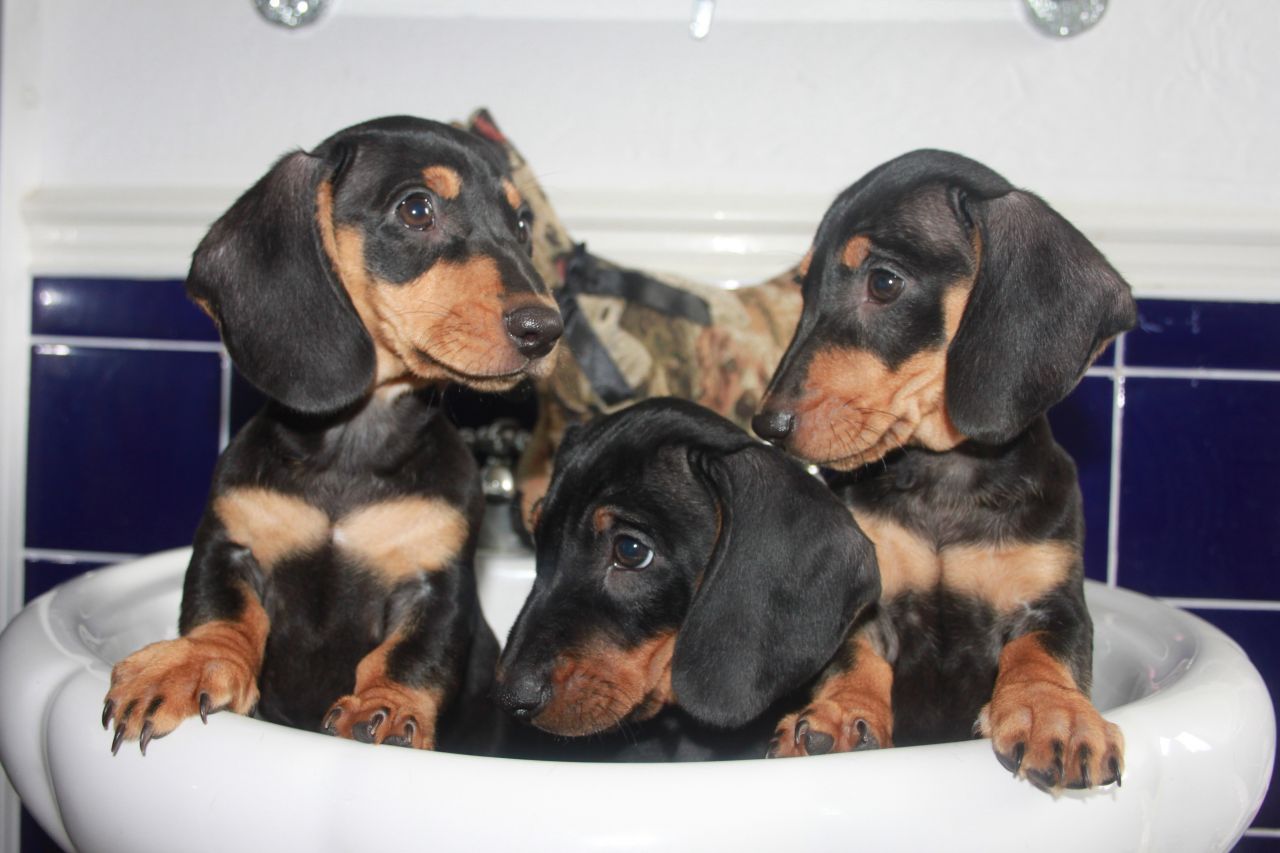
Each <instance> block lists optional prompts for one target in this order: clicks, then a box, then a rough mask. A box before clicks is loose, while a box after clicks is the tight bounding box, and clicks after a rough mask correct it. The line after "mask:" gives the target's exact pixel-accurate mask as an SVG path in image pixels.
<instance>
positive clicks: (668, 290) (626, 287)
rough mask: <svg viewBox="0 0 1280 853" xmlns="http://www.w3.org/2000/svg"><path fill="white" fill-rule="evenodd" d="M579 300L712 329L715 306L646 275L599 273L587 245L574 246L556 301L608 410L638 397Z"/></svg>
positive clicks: (607, 270) (619, 271)
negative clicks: (624, 305) (610, 300)
mask: <svg viewBox="0 0 1280 853" xmlns="http://www.w3.org/2000/svg"><path fill="white" fill-rule="evenodd" d="M580 294H586V295H590V296H612V297H617V298H620V299H623V300H624V301H626V302H629V303H631V304H633V305H640V306H643V307H645V308H649V309H651V310H654V311H657V312H658V313H660V314H664V315H666V316H668V317H674V318H681V319H685V320H688V321H689V322H691V323H695V324H697V325H699V326H709V325H711V306H710V305H708V304H707V300H705V299H703V298H702V297H700V296H695V295H694V294H692V293H689V292H688V291H687V290H681V289H680V288H678V287H672V286H671V285H669V284H666V283H664V282H661V281H658V280H657V279H655V278H652V277H650V276H647V275H645V274H644V273H642V272H636V271H634V270H623V269H619V268H617V267H613V266H609V267H601V265H600V262H599V261H598V260H597V259H596V258H594V257H592V256H591V255H590V254H589V253H588V252H587V248H586V245H585V244H583V243H578V244H576V245H574V247H573V254H572V255H570V256H569V258H568V260H567V262H566V263H565V270H564V286H563V287H561V288H560V290H559V291H558V292H557V293H556V301H557V302H558V303H559V305H560V313H561V315H562V316H563V318H564V336H565V341H566V342H567V343H568V344H569V349H570V350H571V351H572V352H573V355H574V357H575V358H576V359H577V360H578V364H579V366H581V368H582V372H583V374H584V375H585V376H586V377H587V381H588V382H590V383H591V388H592V389H593V390H594V391H595V392H596V394H597V395H599V397H600V399H601V400H603V401H604V402H605V404H606V405H610V406H612V405H617V404H618V403H622V402H624V401H626V400H629V399H631V398H632V397H634V396H635V389H633V388H632V387H631V386H630V385H629V384H627V380H626V378H625V377H624V376H623V375H622V371H621V370H619V369H618V365H617V364H615V363H614V361H613V357H612V356H610V355H609V352H608V350H606V349H605V346H604V344H603V343H601V341H600V338H599V336H597V335H596V333H595V330H594V329H592V328H591V324H590V323H588V322H587V318H586V316H585V315H584V314H583V313H582V309H581V308H580V307H579V305H578V300H577V297H578V296H579V295H580Z"/></svg>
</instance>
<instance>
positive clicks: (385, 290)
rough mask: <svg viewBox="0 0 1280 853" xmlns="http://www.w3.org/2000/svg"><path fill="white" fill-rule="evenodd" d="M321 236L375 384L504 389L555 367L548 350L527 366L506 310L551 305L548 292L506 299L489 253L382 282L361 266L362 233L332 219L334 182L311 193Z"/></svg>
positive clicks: (322, 185)
mask: <svg viewBox="0 0 1280 853" xmlns="http://www.w3.org/2000/svg"><path fill="white" fill-rule="evenodd" d="M316 208H317V221H318V223H319V226H320V235H321V242H322V243H323V245H324V248H325V252H326V254H328V256H329V258H330V260H331V262H332V263H333V267H334V271H335V272H336V273H337V275H338V278H339V280H340V281H341V282H342V286H343V288H344V289H345V290H346V291H347V294H348V295H349V296H350V297H351V302H352V305H353V306H354V307H355V309H356V313H357V314H358V315H359V317H360V321H361V322H362V323H363V324H364V326H365V328H366V329H368V331H369V335H370V337H371V338H372V339H373V343H374V350H375V353H376V355H377V369H376V378H375V380H374V383H375V385H376V386H381V385H384V384H386V383H389V382H397V381H400V380H402V379H404V378H405V377H406V376H412V377H413V378H414V379H415V380H417V381H419V382H445V381H457V382H461V383H463V384H465V385H468V386H470V387H472V388H475V389H477V390H481V391H505V390H510V389H511V388H512V387H514V386H515V385H516V384H517V383H519V381H520V380H521V379H523V378H524V377H525V376H531V377H533V378H535V379H538V378H545V377H546V376H547V375H549V374H550V373H551V371H552V370H553V369H554V367H555V358H554V354H553V356H548V357H546V358H544V359H540V360H538V361H537V362H535V363H533V364H530V362H529V360H528V359H526V358H525V357H524V356H523V355H521V354H520V352H519V351H518V350H517V349H516V348H515V343H514V342H513V341H512V340H511V338H510V335H508V333H507V328H506V313H507V311H508V310H510V309H513V308H515V307H518V305H519V304H520V301H521V300H523V301H525V302H532V303H536V304H540V305H546V306H548V307H555V304H554V302H553V301H552V300H550V299H549V298H546V297H540V296H534V295H533V294H528V295H527V296H522V297H519V298H508V295H507V293H506V291H505V288H504V286H503V283H502V276H501V274H500V273H499V272H498V266H497V263H496V262H495V261H494V260H493V259H492V258H490V257H485V256H475V257H471V258H468V259H467V260H465V261H463V262H461V263H449V262H445V261H441V262H437V263H436V264H434V265H433V266H432V267H431V268H430V269H428V270H427V271H426V272H425V273H423V274H422V275H421V276H419V277H418V278H417V279H414V280H411V281H408V282H404V283H402V284H391V283H390V282H383V281H379V280H378V279H376V278H375V277H374V276H372V275H371V274H370V273H369V272H368V270H366V269H365V265H364V236H363V235H362V234H361V233H360V231H359V230H358V229H357V228H355V227H352V226H342V227H336V226H335V224H334V222H333V188H332V187H331V186H330V185H329V184H328V183H327V182H326V183H322V184H321V186H320V188H319V190H318V192H317V195H316Z"/></svg>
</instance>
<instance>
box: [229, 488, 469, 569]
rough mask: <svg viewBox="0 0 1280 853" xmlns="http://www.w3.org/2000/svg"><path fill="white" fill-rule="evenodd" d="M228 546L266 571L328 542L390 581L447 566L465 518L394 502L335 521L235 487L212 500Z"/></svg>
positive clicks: (446, 508)
mask: <svg viewBox="0 0 1280 853" xmlns="http://www.w3.org/2000/svg"><path fill="white" fill-rule="evenodd" d="M214 512H215V513H216V514H217V516H218V519H219V520H220V521H221V522H222V524H223V526H224V527H225V528H226V530H227V535H228V536H229V537H230V538H231V541H232V542H235V543H236V544H238V545H243V546H244V547H246V548H248V549H249V550H250V551H252V552H253V556H254V558H255V559H256V560H257V561H258V564H259V565H260V566H262V568H263V569H264V570H267V571H270V570H271V569H272V568H273V567H274V566H275V565H276V564H277V563H279V562H280V561H281V560H282V559H284V558H285V557H288V556H290V555H294V554H301V553H305V552H306V551H312V550H315V549H317V548H320V547H322V546H324V545H327V544H329V543H330V542H332V543H333V544H334V545H335V546H336V547H338V548H339V549H341V550H343V551H345V552H347V553H348V554H350V555H352V556H354V557H356V558H357V559H359V560H360V561H361V562H362V563H363V564H365V565H366V567H367V568H369V569H370V570H371V571H373V572H375V573H377V574H379V575H381V576H382V577H384V578H385V579H386V580H388V581H391V582H394V581H397V580H399V579H402V578H404V577H407V576H409V575H412V574H414V573H416V572H421V571H428V572H430V571H437V570H439V569H442V568H444V567H445V566H447V565H448V563H449V561H450V560H451V559H453V558H454V557H455V556H456V555H457V554H458V553H459V552H460V551H461V550H462V546H463V544H464V543H465V542H466V541H467V535H468V533H469V528H468V525H467V520H466V518H465V517H464V516H463V515H462V513H461V512H459V511H458V510H457V509H456V508H455V507H453V506H452V505H451V504H449V503H448V502H446V501H444V500H442V499H439V498H419V497H409V498H399V499H397V500H392V501H385V502H383V503H377V504H372V505H370V506H365V507H361V508H360V509H358V510H356V511H355V512H352V513H350V514H348V515H346V516H344V517H343V518H341V519H340V520H339V521H338V522H337V523H336V524H333V523H332V522H331V521H330V520H329V516H328V515H326V514H325V512H324V511H323V510H321V509H319V508H317V507H314V506H312V505H311V504H308V503H307V502H306V501H304V500H303V499H302V498H297V497H293V496H290V495H285V494H281V493H280V492H276V491H272V490H270V489H261V488H241V489H232V490H230V491H228V492H227V493H226V494H225V495H222V496H221V497H219V498H218V499H217V500H216V501H215V502H214Z"/></svg>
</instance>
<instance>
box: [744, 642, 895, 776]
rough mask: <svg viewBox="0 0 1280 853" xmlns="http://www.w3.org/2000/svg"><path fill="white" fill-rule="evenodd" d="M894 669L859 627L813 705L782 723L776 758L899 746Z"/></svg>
mask: <svg viewBox="0 0 1280 853" xmlns="http://www.w3.org/2000/svg"><path fill="white" fill-rule="evenodd" d="M892 690H893V668H892V667H891V666H890V665H889V663H888V661H886V660H885V659H884V658H883V657H882V656H881V655H880V654H879V653H877V652H876V650H875V649H874V648H873V647H872V645H871V643H870V641H869V640H868V639H867V638H866V636H865V629H855V631H854V632H853V633H851V634H850V636H849V638H848V640H846V641H845V646H844V648H843V649H842V650H841V652H840V653H839V654H838V655H837V657H836V659H835V660H834V661H832V662H831V664H830V665H828V667H827V670H826V672H825V673H824V674H823V676H822V681H821V682H820V683H819V685H818V687H817V689H816V690H815V691H814V696H813V699H812V701H810V703H809V705H808V706H807V707H806V708H804V709H803V710H801V711H798V712H796V713H794V714H788V715H787V716H786V717H784V718H783V719H782V722H781V723H779V724H778V728H777V731H776V733H775V734H774V738H773V741H772V743H771V744H770V745H769V753H768V754H769V757H770V758H787V757H792V756H799V755H821V754H823V753H827V752H856V751H859V750H863V749H879V748H882V747H890V746H893V702H892V698H891V693H892Z"/></svg>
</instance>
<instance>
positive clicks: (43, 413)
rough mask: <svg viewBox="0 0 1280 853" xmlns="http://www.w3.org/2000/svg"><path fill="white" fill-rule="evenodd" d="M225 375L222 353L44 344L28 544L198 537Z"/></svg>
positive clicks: (39, 357)
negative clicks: (196, 535)
mask: <svg viewBox="0 0 1280 853" xmlns="http://www.w3.org/2000/svg"><path fill="white" fill-rule="evenodd" d="M221 375H222V366H221V358H220V357H219V356H218V354H217V353H206V352H154V351H145V350H130V349H114V350H113V349H102V348H96V347H80V346H76V345H65V344H59V345H41V346H37V347H35V349H34V352H33V353H32V359H31V408H30V415H29V422H28V424H29V433H28V440H27V446H28V450H27V458H28V465H29V467H30V476H29V477H28V481H27V531H26V536H27V546H28V547H30V548H41V549H70V550H75V551H99V552H103V551H105V552H118V553H128V552H133V553H145V552H149V551H158V550H161V549H163V548H170V547H174V546H177V545H183V544H186V543H188V542H190V541H191V536H192V533H193V532H194V531H195V525H196V522H197V520H198V519H199V517H200V512H201V509H202V508H203V505H204V500H205V497H206V494H207V492H208V484H209V475H210V474H211V473H212V471H213V464H214V462H215V460H216V459H217V455H218V419H219V416H220V404H221V394H220V387H221Z"/></svg>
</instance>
